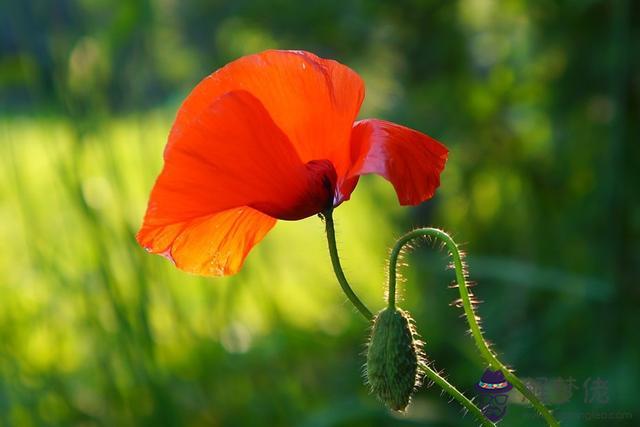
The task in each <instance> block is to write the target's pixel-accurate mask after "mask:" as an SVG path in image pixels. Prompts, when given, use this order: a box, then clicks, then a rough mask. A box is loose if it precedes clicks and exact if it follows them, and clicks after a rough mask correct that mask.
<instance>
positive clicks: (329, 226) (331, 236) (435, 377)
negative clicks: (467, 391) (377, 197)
mask: <svg viewBox="0 0 640 427" xmlns="http://www.w3.org/2000/svg"><path fill="white" fill-rule="evenodd" d="M322 218H324V222H325V228H326V231H327V243H328V245H329V255H330V256H331V264H332V265H333V271H334V273H335V274H336V277H337V278H338V282H339V283H340V287H341V288H342V291H343V292H344V293H345V295H346V296H347V298H349V301H351V303H352V304H353V305H354V306H355V307H356V308H357V309H358V311H359V312H360V314H362V316H363V317H364V318H365V319H367V320H368V321H371V320H373V314H372V313H371V311H370V310H369V309H368V308H367V307H366V306H365V305H364V304H363V303H362V301H360V298H358V296H357V295H356V294H355V292H353V289H351V286H349V282H348V281H347V278H346V277H345V275H344V272H343V271H342V266H341V264H340V257H339V255H338V247H337V245H336V231H335V227H334V223H333V209H329V210H327V211H325V212H323V213H322ZM396 258H397V256H396ZM394 268H395V265H394ZM394 271H395V270H394ZM420 369H421V370H422V372H424V374H425V375H426V376H428V377H429V378H430V379H431V381H433V382H434V383H436V384H438V385H439V386H440V387H441V388H442V389H443V390H444V391H445V392H447V393H448V394H449V395H450V396H451V397H453V398H454V399H456V400H457V401H458V402H459V403H460V404H461V405H462V406H464V407H465V408H466V409H467V410H468V411H469V412H471V413H472V414H473V415H475V416H476V418H477V419H478V420H480V422H481V423H482V425H483V426H489V427H491V426H493V427H495V424H494V423H492V422H491V421H489V419H487V417H485V416H484V414H483V413H482V411H481V410H480V409H479V408H478V407H477V406H476V405H475V404H474V403H473V402H472V401H471V400H470V399H468V398H467V397H466V396H465V395H464V394H462V393H461V392H460V391H458V389H457V388H455V386H453V385H452V384H450V383H449V382H448V381H447V380H445V379H444V378H443V377H442V376H441V375H440V374H438V373H437V372H436V371H434V370H433V369H431V368H430V367H429V366H427V365H426V364H425V363H421V364H420Z"/></svg>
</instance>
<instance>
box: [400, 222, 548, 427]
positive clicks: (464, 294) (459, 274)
mask: <svg viewBox="0 0 640 427" xmlns="http://www.w3.org/2000/svg"><path fill="white" fill-rule="evenodd" d="M418 237H432V238H436V239H439V240H440V241H442V242H444V244H445V245H446V246H447V249H448V250H449V252H450V253H451V257H452V258H453V266H454V268H455V271H456V281H457V282H458V290H459V291H460V300H461V301H462V307H463V309H464V314H465V317H466V318H467V323H468V324H469V329H470V330H471V335H472V336H473V339H474V341H475V344H476V347H477V348H478V351H479V352H480V355H481V356H482V357H483V358H484V360H485V361H486V362H487V364H488V365H489V367H490V368H491V369H493V370H496V369H499V370H500V371H502V373H503V374H504V376H505V378H506V379H507V381H509V382H510V383H511V384H513V386H514V387H515V388H517V389H518V391H520V393H522V394H523V395H524V396H525V397H526V398H527V399H528V400H529V402H531V404H532V405H533V407H534V408H535V409H536V410H537V411H538V413H539V414H540V415H541V416H542V417H543V418H544V419H545V420H546V421H547V423H548V425H550V426H559V424H558V421H557V420H556V419H555V418H554V417H553V415H552V414H551V411H549V409H547V408H546V407H545V406H544V404H543V403H542V402H541V401H540V399H538V397H537V396H536V395H535V394H534V393H533V392H532V391H531V390H529V388H527V386H526V385H525V384H524V383H523V382H522V381H521V380H520V379H519V378H518V377H517V376H516V375H515V374H514V373H513V372H511V371H510V370H509V369H508V368H507V367H506V366H505V365H504V364H503V363H502V362H501V361H500V360H498V358H497V357H496V355H495V354H494V353H493V352H492V351H491V349H490V348H489V345H488V344H487V342H486V341H485V339H484V336H483V335H482V330H481V329H480V325H479V323H478V318H477V317H476V314H475V311H474V308H473V303H472V302H471V296H470V294H469V289H468V287H467V280H466V277H465V272H464V266H463V264H462V256H461V255H460V250H459V249H458V245H457V244H456V243H455V242H454V241H453V239H452V238H451V236H449V235H448V234H447V233H445V232H444V231H442V230H438V229H436V228H419V229H417V230H413V231H410V232H409V233H407V234H405V235H404V236H402V237H401V238H400V239H398V241H397V242H396V244H395V246H394V247H393V249H392V251H391V256H390V257H389V289H388V304H389V307H390V308H393V307H395V301H396V270H397V263H398V256H399V255H400V252H401V251H402V248H403V247H404V245H405V244H407V243H408V242H410V241H411V240H413V239H415V238H418Z"/></svg>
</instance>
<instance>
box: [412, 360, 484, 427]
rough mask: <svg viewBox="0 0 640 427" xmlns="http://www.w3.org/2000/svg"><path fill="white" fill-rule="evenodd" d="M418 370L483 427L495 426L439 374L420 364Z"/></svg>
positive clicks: (424, 364)
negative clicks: (458, 403)
mask: <svg viewBox="0 0 640 427" xmlns="http://www.w3.org/2000/svg"><path fill="white" fill-rule="evenodd" d="M418 367H419V368H420V370H421V371H422V372H423V373H424V374H425V375H426V376H427V377H429V379H430V380H431V381H433V382H434V383H436V384H438V385H439V386H440V388H442V389H443V390H444V391H445V392H447V393H448V394H449V395H450V396H451V397H453V398H454V399H456V400H457V401H458V402H460V404H461V405H462V406H464V407H465V408H466V409H467V410H468V411H469V412H471V413H472V414H473V415H474V416H475V417H476V418H477V419H478V420H479V421H480V423H482V425H483V426H495V424H494V423H492V422H491V421H489V419H487V418H486V417H485V416H484V414H483V413H482V410H480V408H478V407H477V406H476V404H475V403H473V402H472V401H471V400H470V399H469V398H467V396H465V395H464V394H462V393H460V392H459V391H458V389H457V388H455V387H454V386H453V385H452V384H451V383H450V382H449V381H447V380H445V379H444V378H443V377H442V376H441V375H440V374H438V373H437V372H436V371H434V370H433V369H431V368H430V367H429V366H428V365H427V364H426V363H424V362H422V363H419V364H418Z"/></svg>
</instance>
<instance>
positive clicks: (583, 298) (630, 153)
mask: <svg viewBox="0 0 640 427" xmlns="http://www.w3.org/2000/svg"><path fill="white" fill-rule="evenodd" d="M639 23H640V3H639V2H637V1H631V0H627V1H625V0H603V1H598V0H562V1H552V0H538V1H534V0H506V1H497V0H460V1H452V0H450V1H447V0H444V1H420V0H413V1H411V0H408V1H398V2H379V1H373V0H329V1H323V2H319V1H318V2H314V1H309V2H302V1H300V2H297V1H291V0H276V1H266V0H259V1H248V0H237V1H231V0H229V1H222V0H214V1H207V0H195V1H188V2H186V1H185V2H182V1H178V0H140V1H134V0H131V1H111V0H56V1H46V0H30V1H17V0H2V1H0V243H1V245H2V249H1V256H0V425H2V426H19V427H22V426H163V425H167V426H301V427H329V426H377V425H380V426H474V425H477V423H476V421H475V420H473V419H472V418H471V417H470V416H469V415H466V416H464V414H463V412H462V411H461V409H460V407H459V406H458V404H457V403H455V402H449V401H448V397H446V396H441V394H440V391H439V390H438V389H436V388H434V387H431V388H425V387H423V388H422V389H421V390H420V391H419V392H418V394H417V395H416V397H415V399H414V402H413V404H412V406H411V407H410V409H409V411H408V413H407V414H405V415H396V414H392V413H390V412H388V411H386V410H385V409H384V408H383V407H382V405H381V404H380V403H379V402H377V401H376V399H375V398H374V397H373V396H371V395H369V394H368V390H367V388H366V386H365V385H363V380H362V365H363V363H364V357H363V355H362V352H363V350H364V344H365V341H366V336H367V332H368V325H367V324H366V323H365V322H363V321H362V319H361V318H360V317H359V316H358V315H357V313H356V312H355V310H354V309H353V308H352V307H351V306H350V305H349V304H347V303H346V299H345V297H344V296H343V295H342V294H341V292H340V289H339V286H338V284H337V282H336V280H335V278H334V277H333V274H332V271H331V267H330V263H329V258H328V254H327V252H326V247H325V245H326V243H325V240H324V236H323V225H322V223H321V221H320V220H319V219H318V218H309V219H306V220H304V221H299V222H280V223H279V224H278V226H277V227H276V228H275V230H274V231H273V232H272V233H271V234H269V236H268V237H267V238H266V240H265V241H264V242H263V243H261V244H260V245H259V246H258V247H257V248H256V249H255V250H254V251H253V252H252V253H251V255H250V256H249V258H248V261H247V263H246V264H245V267H244V269H243V270H242V272H241V273H239V274H238V275H236V276H234V277H230V278H223V279H203V278H198V277H193V276H189V275H186V274H184V273H182V272H180V271H178V270H176V269H174V268H173V267H172V266H171V265H170V264H169V263H168V262H166V261H165V260H164V259H162V258H161V257H157V256H151V255H147V254H146V253H144V251H143V250H142V249H140V248H139V247H138V246H137V244H136V243H135V241H134V237H133V236H134V234H135V232H136V230H137V228H138V227H139V225H140V222H141V218H142V215H143V212H144V209H145V207H146V202H147V196H148V193H149V190H150V188H151V186H152V184H153V181H154V179H155V177H156V175H157V174H158V172H159V170H160V168H161V156H162V149H163V145H164V143H165V141H166V136H167V134H168V131H169V128H170V126H171V123H172V120H173V117H174V114H175V112H176V110H177V108H178V106H179V103H180V101H181V100H182V99H183V98H184V96H186V94H187V93H188V91H189V90H190V89H191V88H192V87H193V86H194V85H195V84H196V83H197V82H198V81H199V80H200V79H201V78H202V77H204V76H205V75H207V74H208V73H210V72H212V71H213V70H215V69H216V68H218V67H220V66H222V65H223V64H225V63H226V62H228V61H230V60H233V59H234V58H237V57H238V56H241V55H244V54H248V53H253V52H257V51H260V50H263V49H266V48H284V49H305V50H310V51H312V52H315V53H317V54H319V55H321V56H325V57H330V58H334V59H337V60H339V61H341V62H343V63H345V64H347V65H349V66H350V67H352V68H353V69H355V70H356V71H357V72H358V73H360V74H361V75H362V76H363V78H364V80H365V82H366V85H367V97H366V100H365V104H364V107H363V110H362V114H361V116H362V117H380V118H385V119H389V120H393V121H397V122H399V123H403V124H405V125H408V126H412V127H415V128H417V129H419V130H422V131H424V132H427V133H429V134H430V135H432V136H434V137H436V138H438V139H439V140H441V141H443V142H444V143H445V144H446V145H447V146H448V147H449V148H450V149H451V154H450V160H449V163H448V165H447V168H446V170H445V172H444V174H443V176H442V186H441V188H440V190H439V191H438V193H437V195H436V197H435V198H433V199H432V200H431V201H429V202H427V203H425V204H423V205H421V206H419V207H416V208H401V207H399V206H398V205H397V202H396V199H395V194H394V192H393V189H392V187H391V186H390V185H389V184H388V183H386V182H385V181H384V180H383V179H381V178H377V177H366V178H365V179H362V180H361V184H360V185H359V187H358V189H357V190H356V192H355V193H354V195H353V199H352V200H351V201H349V202H348V203H345V204H343V205H342V206H340V208H339V209H338V210H337V211H336V213H335V215H336V221H337V227H338V243H339V245H340V250H341V253H342V255H343V263H344V265H345V268H346V272H347V275H348V276H349V277H350V279H351V281H352V284H353V285H354V288H355V289H356V291H357V292H358V293H360V294H361V296H362V298H363V299H364V300H365V301H366V303H367V304H368V305H369V306H370V307H372V308H373V309H375V310H377V309H379V308H381V307H382V306H383V282H384V266H385V258H386V255H387V253H388V248H389V247H390V246H391V244H392V243H393V240H394V238H396V237H398V236H399V235H401V234H402V233H403V232H405V231H406V230H408V229H409V228H411V227H415V226H425V225H432V226H437V227H442V228H444V229H445V230H447V231H449V232H451V233H452V235H453V236H454V237H455V238H456V239H457V240H458V241H459V242H461V243H463V244H464V249H465V250H466V251H467V252H468V254H469V257H468V263H469V268H470V274H471V278H472V279H475V280H476V281H478V282H479V286H478V287H476V288H475V289H476V294H477V295H478V297H479V299H481V300H484V301H485V303H484V304H483V305H481V306H480V314H481V316H482V317H483V319H484V326H485V329H486V333H487V336H488V338H489V339H490V340H492V341H493V342H494V343H495V345H496V348H497V350H498V351H499V354H500V355H501V356H502V358H503V360H504V361H505V362H507V363H509V364H511V365H513V366H514V367H516V368H517V370H518V372H519V373H520V375H521V376H522V377H526V378H534V379H537V381H538V383H544V382H545V381H546V382H547V383H553V382H554V381H555V382H556V383H557V382H558V380H562V382H564V383H565V384H567V383H568V384H569V389H568V392H567V393H566V395H565V398H564V399H561V401H560V402H557V403H556V404H555V405H552V406H553V407H554V409H555V413H556V415H557V416H558V418H559V419H561V420H562V421H563V425H566V426H580V425H590V426H591V425H593V426H596V425H606V426H609V425H610V426H623V425H624V426H635V425H638V423H640V410H639V408H638V402H639V401H640V392H639V391H638V389H639V386H640V383H639V382H640V372H639V371H640V344H639V338H638V336H639V335H640V334H639V333H638V326H639V325H640V308H639V307H640V291H639V289H640V287H639V279H638V278H639V277H640V249H639V243H638V242H640V191H639V190H638V187H639V185H640V174H639V172H638V170H639V169H640V163H639V162H640V148H639V144H638V141H639V140H640V138H639V136H640V135H639V132H638V123H639V122H640V108H639V107H640V106H639V100H640V71H639V69H640V67H639V64H638V62H639V60H640V55H638V53H639V52H640V43H639V41H640V28H639V27H640V25H639ZM437 249H438V248H431V247H429V246H424V247H422V248H418V249H416V250H415V251H414V252H413V253H412V254H411V255H410V256H408V257H407V259H406V260H407V262H408V264H409V266H408V267H405V268H403V274H404V276H405V278H406V284H405V285H403V286H402V288H403V289H402V292H403V295H404V297H403V302H402V306H403V307H405V308H407V309H409V310H410V311H411V312H412V313H413V316H414V317H415V319H416V321H417V325H418V328H419V330H420V332H421V334H422V336H423V338H424V340H425V341H426V343H427V344H426V352H427V354H428V356H429V358H430V359H431V360H433V361H434V362H435V366H436V367H438V368H439V369H443V370H445V372H446V374H447V376H448V378H449V379H450V380H451V381H453V382H454V383H455V384H457V385H458V386H459V387H460V389H462V390H465V391H467V392H469V393H470V394H471V393H472V387H473V384H474V382H476V381H477V380H478V379H479V377H480V375H481V373H482V371H483V370H484V368H485V366H484V365H483V363H482V361H481V360H480V358H479V356H478V355H477V353H476V352H475V351H474V347H473V345H472V342H471V340H470V339H469V337H468V336H467V335H466V327H465V323H464V321H463V320H462V319H459V318H458V317H459V315H460V314H461V311H460V310H459V309H457V308H454V307H449V306H448V303H450V302H451V301H452V300H454V299H456V298H457V295H456V293H455V290H453V289H448V288H447V285H448V284H449V283H450V282H451V280H452V279H453V274H452V272H451V271H450V270H446V269H445V267H446V265H447V263H448V260H447V259H446V257H445V253H444V252H443V251H439V250H437ZM598 379H600V380H602V381H604V383H605V384H606V387H604V388H603V387H600V389H599V390H594V388H593V387H592V386H591V385H592V384H593V383H594V382H595V381H596V380H598ZM585 383H586V386H585ZM600 384H601V385H602V382H601V383H600ZM594 393H599V394H597V396H596V397H597V398H594ZM511 400H512V403H513V404H511V405H510V406H509V409H508V414H507V416H506V418H505V420H504V421H503V423H502V424H501V425H503V426H542V425H544V424H543V422H542V421H541V420H540V419H538V418H537V417H536V416H535V414H534V413H533V411H532V410H530V409H528V408H527V407H526V406H524V405H521V404H518V403H517V402H515V399H514V398H512V399H511ZM596 418H600V419H596ZM603 418H604V419H603Z"/></svg>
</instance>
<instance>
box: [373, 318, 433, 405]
mask: <svg viewBox="0 0 640 427" xmlns="http://www.w3.org/2000/svg"><path fill="white" fill-rule="evenodd" d="M415 335H416V334H415V332H414V328H413V320H412V319H411V317H410V316H409V314H408V313H407V312H405V311H402V310H399V309H395V308H394V309H389V308H385V309H384V310H382V311H380V312H379V313H378V314H377V315H376V317H375V319H374V320H373V329H372V331H371V339H370V340H369V348H368V350H367V379H368V381H369V385H370V386H371V390H372V391H373V392H374V393H375V394H376V395H377V396H378V398H379V399H380V400H382V401H383V402H384V403H385V404H386V405H387V406H388V407H389V408H391V409H393V410H396V411H403V410H404V409H405V408H406V407H407V405H408V404H409V401H410V400H411V394H412V393H413V391H414V390H415V388H416V387H417V386H418V385H419V384H418V383H419V375H418V360H419V359H420V358H421V355H422V342H421V341H419V340H417V339H415Z"/></svg>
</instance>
